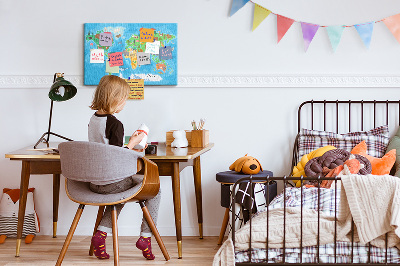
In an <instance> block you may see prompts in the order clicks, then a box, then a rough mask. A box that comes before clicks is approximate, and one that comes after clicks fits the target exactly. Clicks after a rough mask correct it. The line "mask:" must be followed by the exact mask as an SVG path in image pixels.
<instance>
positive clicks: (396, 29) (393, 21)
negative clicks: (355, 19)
mask: <svg viewBox="0 0 400 266" xmlns="http://www.w3.org/2000/svg"><path fill="white" fill-rule="evenodd" d="M248 2H252V3H253V4H254V15H253V29H252V31H254V30H255V29H256V28H257V27H258V26H259V25H260V24H261V23H262V22H263V21H264V20H265V19H266V18H267V17H268V16H269V15H270V14H271V13H272V14H274V15H276V20H277V37H278V38H277V42H278V43H279V42H280V41H281V39H282V38H283V36H285V34H286V32H287V31H288V30H289V28H290V27H291V26H292V24H293V23H294V22H300V23H301V29H302V32H303V39H304V49H305V51H306V52H307V50H308V48H309V46H310V44H311V42H312V40H313V39H314V36H315V34H316V33H317V31H318V29H319V28H320V27H324V28H326V31H327V33H328V37H329V40H330V43H331V46H332V49H333V52H336V49H337V47H338V46H339V43H340V41H341V39H342V34H343V31H344V29H345V28H348V27H354V28H355V29H356V30H357V32H358V34H359V35H360V37H361V40H362V41H363V43H364V45H365V46H366V47H367V49H368V48H369V46H370V44H371V39H372V32H373V29H374V25H375V23H378V22H383V23H385V25H386V26H387V28H388V29H389V30H390V31H391V33H392V34H393V36H394V37H395V38H396V39H397V41H398V42H399V43H400V14H397V15H394V16H391V17H387V18H384V19H382V20H379V21H371V22H368V23H363V24H357V25H347V26H346V25H339V26H336V25H333V26H322V25H317V24H312V23H307V22H301V21H295V20H294V19H291V18H288V17H285V16H282V15H279V14H276V13H274V12H272V11H271V10H269V9H267V8H265V7H263V6H260V5H259V4H257V3H254V2H253V0H232V6H231V10H230V15H229V16H232V15H234V14H235V13H236V12H237V11H238V10H239V9H241V8H242V7H243V6H245V5H246V4H247V3H248Z"/></svg>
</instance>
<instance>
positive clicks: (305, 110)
mask: <svg viewBox="0 0 400 266" xmlns="http://www.w3.org/2000/svg"><path fill="white" fill-rule="evenodd" d="M399 117H400V100H398V101H389V100H386V101H377V100H373V101H365V100H359V101H353V100H346V101H339V100H336V101H327V100H322V101H314V100H311V101H306V102H303V103H302V104H300V106H299V108H298V118H297V123H298V124H297V130H298V133H299V132H300V130H301V128H307V129H313V130H321V131H330V132H334V133H348V132H354V131H365V130H370V129H372V128H375V127H378V126H382V125H388V126H389V131H390V134H391V135H393V134H394V133H395V132H396V131H397V128H398V126H399V125H400V119H399ZM296 147H297V138H296V143H295V145H294V150H293V158H292V166H295V165H296V164H297V161H298V159H299V158H295V157H296V156H295V154H296Z"/></svg>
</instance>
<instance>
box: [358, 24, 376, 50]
mask: <svg viewBox="0 0 400 266" xmlns="http://www.w3.org/2000/svg"><path fill="white" fill-rule="evenodd" d="M374 24H375V22H369V23H365V24H360V25H354V27H355V28H356V30H357V32H358V34H359V35H360V37H361V39H362V41H363V42H364V44H365V46H366V47H367V48H369V45H370V43H371V37H372V31H373V30H374Z"/></svg>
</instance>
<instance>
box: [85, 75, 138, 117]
mask: <svg viewBox="0 0 400 266" xmlns="http://www.w3.org/2000/svg"><path fill="white" fill-rule="evenodd" d="M129 91H130V87H129V85H128V83H127V82H126V81H125V80H124V79H122V78H120V77H117V76H114V75H107V76H103V77H102V78H101V79H100V82H99V85H97V88H96V91H95V92H94V96H93V101H92V104H91V105H90V108H91V109H93V110H102V111H104V112H106V113H107V114H113V113H115V111H116V108H117V107H118V105H119V103H120V102H121V101H122V100H124V99H127V98H128V96H129Z"/></svg>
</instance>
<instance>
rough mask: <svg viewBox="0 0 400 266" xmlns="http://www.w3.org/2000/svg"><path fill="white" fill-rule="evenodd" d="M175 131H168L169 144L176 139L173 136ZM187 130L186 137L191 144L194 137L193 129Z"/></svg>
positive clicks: (167, 139)
mask: <svg viewBox="0 0 400 266" xmlns="http://www.w3.org/2000/svg"><path fill="white" fill-rule="evenodd" d="M174 131H175V130H170V131H167V134H166V141H165V143H166V145H167V146H171V143H172V142H173V141H174V137H173V136H172V133H174ZM185 132H186V139H187V140H188V145H189V146H190V144H191V139H192V134H191V131H190V130H185Z"/></svg>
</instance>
